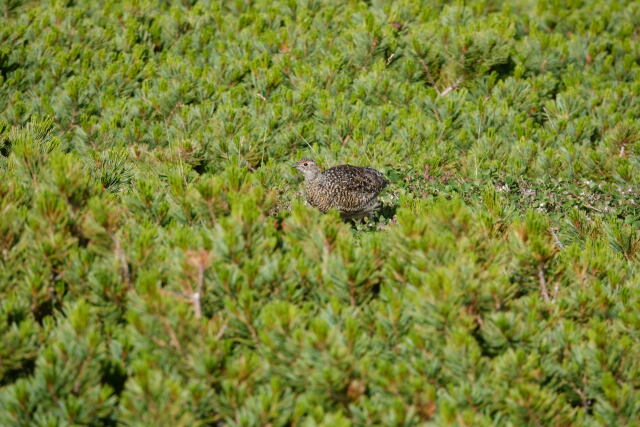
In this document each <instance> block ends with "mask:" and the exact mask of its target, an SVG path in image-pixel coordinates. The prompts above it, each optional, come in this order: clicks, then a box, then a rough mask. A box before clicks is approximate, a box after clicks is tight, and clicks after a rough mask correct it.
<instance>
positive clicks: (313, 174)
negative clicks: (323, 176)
mask: <svg viewBox="0 0 640 427" xmlns="http://www.w3.org/2000/svg"><path fill="white" fill-rule="evenodd" d="M318 178H320V171H319V170H317V171H309V172H308V173H306V174H305V177H304V179H305V181H306V182H307V183H311V182H314V181H315V180H317V179H318Z"/></svg>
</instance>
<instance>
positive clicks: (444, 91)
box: [436, 77, 462, 97]
mask: <svg viewBox="0 0 640 427" xmlns="http://www.w3.org/2000/svg"><path fill="white" fill-rule="evenodd" d="M460 83H462V77H460V78H458V80H456V81H455V82H453V84H452V85H451V86H449V87H447V88H445V89H444V90H443V91H442V92H439V93H438V96H440V97H443V96H447V95H448V94H449V92H451V91H454V90H456V89H457V88H458V86H460ZM436 90H437V89H436Z"/></svg>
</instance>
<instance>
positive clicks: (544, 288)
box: [538, 267, 549, 303]
mask: <svg viewBox="0 0 640 427" xmlns="http://www.w3.org/2000/svg"><path fill="white" fill-rule="evenodd" d="M538 280H539V281H540V293H541V294H542V298H543V299H544V301H545V302H547V303H548V302H549V290H548V289H547V280H546V279H545V278H544V268H543V267H538Z"/></svg>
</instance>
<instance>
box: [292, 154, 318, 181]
mask: <svg viewBox="0 0 640 427" xmlns="http://www.w3.org/2000/svg"><path fill="white" fill-rule="evenodd" d="M293 167H294V168H296V169H298V170H299V171H300V172H302V174H303V175H304V177H305V179H314V178H315V177H316V176H318V175H319V174H320V172H321V171H320V166H318V164H317V163H316V162H315V161H313V159H302V160H300V161H298V162H296V163H295V164H294V165H293Z"/></svg>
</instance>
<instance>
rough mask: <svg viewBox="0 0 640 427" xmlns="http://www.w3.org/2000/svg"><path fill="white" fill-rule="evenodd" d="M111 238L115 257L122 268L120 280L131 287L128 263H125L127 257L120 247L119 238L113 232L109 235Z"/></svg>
mask: <svg viewBox="0 0 640 427" xmlns="http://www.w3.org/2000/svg"><path fill="white" fill-rule="evenodd" d="M111 239H112V240H113V245H114V248H113V251H114V252H115V254H116V258H117V259H118V262H119V263H120V269H121V270H122V280H123V281H124V283H125V284H126V285H127V287H128V288H131V275H130V273H129V264H128V263H127V257H126V255H125V253H124V250H123V249H122V245H121V244H120V239H118V236H116V235H115V234H112V235H111Z"/></svg>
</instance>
